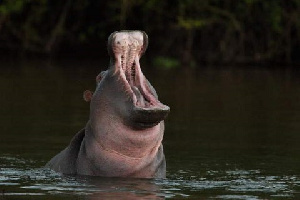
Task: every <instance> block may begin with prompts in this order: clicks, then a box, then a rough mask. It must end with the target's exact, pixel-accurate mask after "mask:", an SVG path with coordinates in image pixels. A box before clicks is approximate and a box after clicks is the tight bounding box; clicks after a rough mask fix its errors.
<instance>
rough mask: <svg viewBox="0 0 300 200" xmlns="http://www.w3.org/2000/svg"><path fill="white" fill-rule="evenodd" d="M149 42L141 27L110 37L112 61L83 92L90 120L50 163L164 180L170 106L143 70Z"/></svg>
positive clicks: (70, 170)
mask: <svg viewBox="0 0 300 200" xmlns="http://www.w3.org/2000/svg"><path fill="white" fill-rule="evenodd" d="M147 46H148V36H147V34H146V33H145V32H143V31H118V32H114V33H112V34H111V35H110V36H109V38H108V46H107V48H108V53H109V56H110V64H109V67H108V69H107V70H106V71H103V72H101V73H100V74H99V75H98V76H97V77H96V83H97V84H96V89H95V91H94V93H92V92H91V91H85V92H84V99H85V100H86V101H89V102H90V114H89V120H88V122H87V123H86V126H85V128H83V129H82V130H80V131H79V132H78V133H77V134H76V135H75V136H74V137H73V139H72V140H71V142H70V144H69V146H67V147H66V148H65V149H64V150H63V151H61V152H60V153H59V154H57V155H56V156H55V157H53V158H52V159H51V160H50V161H49V162H48V163H47V164H46V167H48V168H50V169H52V170H54V171H56V172H59V173H62V174H70V175H87V176H102V177H130V178H131V177H133V178H164V177H165V176H166V161H165V156H164V152H163V145H162V139H163V134H164V119H165V118H166V117H167V115H168V113H169V111H170V108H169V107H168V106H167V105H164V104H163V103H161V102H160V101H159V100H158V96H157V93H156V91H155V89H154V87H153V86H152V85H151V84H150V82H149V81H148V80H147V79H146V77H145V76H144V75H143V72H142V71H141V66H140V61H139V60H140V58H141V56H142V55H143V54H144V53H145V51H146V48H147Z"/></svg>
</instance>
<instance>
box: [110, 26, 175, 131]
mask: <svg viewBox="0 0 300 200" xmlns="http://www.w3.org/2000/svg"><path fill="white" fill-rule="evenodd" d="M109 43H110V44H109V50H110V54H111V56H113V57H114V59H113V61H114V67H115V69H114V70H115V71H114V73H115V74H118V76H120V79H119V81H121V82H122V83H123V85H124V86H125V90H126V93H127V95H128V96H129V97H130V98H131V99H132V102H133V108H132V111H133V112H132V120H133V121H134V122H135V123H136V124H137V125H138V126H141V127H152V126H155V125H156V124H158V123H159V122H160V121H162V120H164V119H165V118H166V116H167V114H168V113H169V111H170V108H169V107H168V106H166V105H164V104H162V103H161V102H160V101H159V100H158V96H157V94H156V92H155V90H154V88H153V87H152V86H151V84H150V83H149V82H148V80H147V79H146V78H145V76H144V75H143V73H142V71H141V67H140V62H139V60H140V57H141V56H142V54H143V53H144V52H145V50H146V48H147V45H148V37H147V35H146V34H145V33H143V32H140V31H131V32H115V33H113V34H112V35H111V36H110V39H109Z"/></svg>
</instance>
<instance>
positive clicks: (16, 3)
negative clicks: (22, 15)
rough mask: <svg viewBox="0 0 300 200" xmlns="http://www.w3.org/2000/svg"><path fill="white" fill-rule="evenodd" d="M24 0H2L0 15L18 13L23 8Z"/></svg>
mask: <svg viewBox="0 0 300 200" xmlns="http://www.w3.org/2000/svg"><path fill="white" fill-rule="evenodd" d="M24 3H25V1H24V0H3V1H2V2H1V4H0V15H9V14H13V13H18V12H20V11H21V10H22V9H23V7H24Z"/></svg>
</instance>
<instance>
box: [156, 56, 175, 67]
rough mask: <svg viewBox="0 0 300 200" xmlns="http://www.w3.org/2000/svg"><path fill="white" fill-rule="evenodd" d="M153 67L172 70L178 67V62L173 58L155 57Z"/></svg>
mask: <svg viewBox="0 0 300 200" xmlns="http://www.w3.org/2000/svg"><path fill="white" fill-rule="evenodd" d="M153 65H154V66H156V67H158V68H162V69H172V68H176V67H179V65H180V62H179V61H178V60H177V59H175V58H171V57H163V56H157V57H155V58H154V60H153Z"/></svg>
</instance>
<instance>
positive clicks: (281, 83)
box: [0, 61, 300, 200]
mask: <svg viewBox="0 0 300 200" xmlns="http://www.w3.org/2000/svg"><path fill="white" fill-rule="evenodd" d="M106 66H107V62H106V61H104V62H101V61H76V62H75V61H60V62H50V61H19V62H8V61H0V69H1V74H0V90H1V97H0V103H1V107H0V117H1V120H0V125H1V133H0V136H1V139H0V199H1V200H4V199H62V198H63V199H209V198H210V199H253V200H256V199H300V145H299V142H300V71H299V70H295V68H291V69H281V68H275V69H265V68H259V67H252V68H250V67H247V68H241V67H240V68H234V67H222V66H218V67H205V68H201V67H199V69H172V70H162V69H158V68H155V67H153V66H151V65H149V66H146V67H144V68H143V71H144V74H145V75H146V77H147V78H148V79H149V80H150V82H151V83H152V85H153V86H154V87H155V88H156V90H157V92H158V94H159V97H160V100H161V101H162V102H164V103H165V104H167V105H169V106H170V107H171V112H170V115H169V117H168V119H167V120H166V131H165V137H164V141H163V144H164V149H165V154H166V158H167V178H166V179H163V180H161V179H157V180H155V179H154V180H145V179H120V178H100V177H81V176H61V175H60V174H57V173H55V172H53V171H50V170H48V169H44V168H43V166H44V165H45V164H46V162H47V161H48V160H49V159H50V158H51V157H52V156H54V155H55V154H57V153H58V152H59V151H61V150H62V149H63V148H64V147H66V145H67V144H68V143H69V141H70V140H71V138H72V136H73V135H74V134H75V133H76V132H77V131H79V130H80V129H81V128H82V127H84V126H85V123H86V121H87V120H88V112H89V105H88V103H86V102H84V101H83V98H82V93H83V91H84V90H86V89H91V90H93V89H94V87H95V77H96V75H97V74H98V73H99V72H100V71H101V70H103V69H105V68H106Z"/></svg>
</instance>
